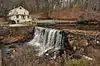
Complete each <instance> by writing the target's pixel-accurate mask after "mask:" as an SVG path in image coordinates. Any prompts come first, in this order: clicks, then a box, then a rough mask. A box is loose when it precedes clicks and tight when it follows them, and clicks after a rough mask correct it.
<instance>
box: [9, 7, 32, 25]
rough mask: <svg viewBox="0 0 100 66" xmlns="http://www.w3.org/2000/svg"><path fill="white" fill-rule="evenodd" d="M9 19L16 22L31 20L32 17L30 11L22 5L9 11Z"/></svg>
mask: <svg viewBox="0 0 100 66" xmlns="http://www.w3.org/2000/svg"><path fill="white" fill-rule="evenodd" d="M8 18H9V20H12V21H15V22H16V24H18V23H23V22H27V21H31V20H32V18H31V16H30V15H29V11H28V10H26V9H24V8H23V7H22V6H19V7H17V8H14V9H12V10H10V11H9V13H8Z"/></svg>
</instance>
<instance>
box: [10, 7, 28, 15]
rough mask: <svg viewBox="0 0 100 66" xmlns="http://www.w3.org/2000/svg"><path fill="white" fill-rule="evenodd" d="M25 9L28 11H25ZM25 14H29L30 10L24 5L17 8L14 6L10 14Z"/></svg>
mask: <svg viewBox="0 0 100 66" xmlns="http://www.w3.org/2000/svg"><path fill="white" fill-rule="evenodd" d="M23 11H26V12H27V13H24V12H23ZM23 14H24V15H28V14H29V12H28V10H26V9H25V8H23V7H22V6H19V7H17V8H14V9H12V10H10V11H9V14H8V16H11V15H23Z"/></svg>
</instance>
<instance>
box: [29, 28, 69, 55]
mask: <svg viewBox="0 0 100 66" xmlns="http://www.w3.org/2000/svg"><path fill="white" fill-rule="evenodd" d="M66 36H67V34H66V33H65V32H64V31H61V30H56V29H50V28H43V27H35V32H34V38H33V39H32V40H31V41H29V42H28V45H31V46H34V47H35V50H36V51H38V54H37V56H42V55H44V54H45V53H47V52H48V51H49V50H52V51H54V52H55V51H57V50H60V49H64V47H65V46H66V45H65V39H66V40H67V37H66ZM47 55H48V54H47Z"/></svg>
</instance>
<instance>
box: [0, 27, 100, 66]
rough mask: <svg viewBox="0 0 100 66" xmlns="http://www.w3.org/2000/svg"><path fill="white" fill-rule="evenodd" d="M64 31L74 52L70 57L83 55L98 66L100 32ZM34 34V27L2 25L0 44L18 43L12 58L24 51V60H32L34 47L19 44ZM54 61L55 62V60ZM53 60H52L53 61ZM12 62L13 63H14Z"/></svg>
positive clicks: (99, 58)
mask: <svg viewBox="0 0 100 66" xmlns="http://www.w3.org/2000/svg"><path fill="white" fill-rule="evenodd" d="M64 31H66V32H67V33H68V40H69V44H70V45H71V47H72V48H73V52H71V53H72V55H71V56H70V57H69V58H70V59H71V58H74V59H77V58H79V57H81V58H85V59H86V60H88V61H91V63H92V61H93V64H97V66H98V65H99V64H100V63H99V60H100V53H99V51H100V33H99V32H98V31H97V32H95V31H83V30H70V29H64ZM33 34H34V27H13V28H11V27H0V44H5V45H10V44H16V45H17V47H16V48H14V50H13V53H12V55H11V58H13V60H12V61H13V62H14V60H15V59H18V57H20V56H23V54H24V53H25V54H24V55H25V57H26V58H24V57H23V58H22V60H24V59H29V60H32V57H33V54H34V53H33V54H31V51H32V52H33V50H32V49H31V50H30V49H29V48H28V47H21V46H18V45H19V44H23V43H24V42H26V41H29V40H31V39H32V38H33V37H34V36H33ZM26 50H27V51H26ZM20 53H21V55H20ZM26 53H27V54H26ZM28 55H30V57H28ZM14 58H15V59H14ZM20 59H21V57H20V58H19V60H20ZM10 60H11V59H9V60H8V61H6V60H5V61H4V63H5V62H7V63H8V62H10ZM20 61H21V60H20ZM24 61H25V64H26V63H27V62H29V61H27V62H26V60H24ZM52 61H53V62H54V60H52ZM52 61H50V62H51V63H53V62H52ZM14 63H15V62H14ZM18 63H19V62H18ZM36 63H37V62H36ZM48 63H49V62H48ZM55 63H57V62H55ZM55 63H54V64H55ZM5 64H6V63H5ZM11 64H12V65H13V63H11ZM27 64H28V63H27ZM54 66H56V65H54Z"/></svg>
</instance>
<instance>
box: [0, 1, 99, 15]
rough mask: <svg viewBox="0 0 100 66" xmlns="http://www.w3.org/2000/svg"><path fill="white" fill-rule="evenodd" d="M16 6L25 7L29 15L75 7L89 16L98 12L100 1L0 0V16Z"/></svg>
mask: <svg viewBox="0 0 100 66" xmlns="http://www.w3.org/2000/svg"><path fill="white" fill-rule="evenodd" d="M18 6H23V7H25V8H26V9H28V10H29V11H30V13H38V12H45V13H46V12H47V13H49V12H54V11H63V10H66V11H67V10H72V8H74V7H75V6H78V7H79V8H82V9H84V10H85V12H87V13H88V14H87V15H90V16H94V15H98V13H99V12H100V7H99V6H100V0H0V16H6V15H7V13H8V11H9V10H10V9H12V8H14V7H18Z"/></svg>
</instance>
